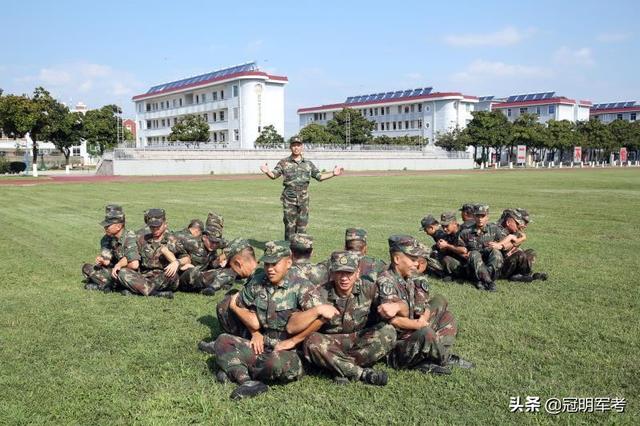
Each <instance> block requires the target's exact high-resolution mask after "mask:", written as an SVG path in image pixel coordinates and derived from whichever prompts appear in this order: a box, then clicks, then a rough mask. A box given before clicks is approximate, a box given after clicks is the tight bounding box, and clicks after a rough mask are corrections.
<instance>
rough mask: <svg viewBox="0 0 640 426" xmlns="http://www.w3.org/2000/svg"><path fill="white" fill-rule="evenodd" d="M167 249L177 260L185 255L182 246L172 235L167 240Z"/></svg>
mask: <svg viewBox="0 0 640 426" xmlns="http://www.w3.org/2000/svg"><path fill="white" fill-rule="evenodd" d="M167 248H168V249H169V250H170V251H171V253H173V254H175V256H176V258H177V259H180V258H181V257H185V256H186V255H187V252H186V251H185V249H184V246H183V245H182V244H181V243H180V242H179V241H178V238H176V236H175V235H174V234H171V235H169V238H167Z"/></svg>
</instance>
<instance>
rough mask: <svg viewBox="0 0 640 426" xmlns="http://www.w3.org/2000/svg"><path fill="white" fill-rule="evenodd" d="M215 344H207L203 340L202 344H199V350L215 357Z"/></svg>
mask: <svg viewBox="0 0 640 426" xmlns="http://www.w3.org/2000/svg"><path fill="white" fill-rule="evenodd" d="M214 343H215V342H205V341H204V340H203V341H201V342H200V343H198V349H199V350H201V351H202V352H206V353H208V354H211V355H215V352H214V350H213V344H214Z"/></svg>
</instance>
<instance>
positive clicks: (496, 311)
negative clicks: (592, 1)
mask: <svg viewBox="0 0 640 426" xmlns="http://www.w3.org/2000/svg"><path fill="white" fill-rule="evenodd" d="M279 192H280V183H279V182H278V183H276V182H271V181H269V180H268V179H256V180H243V181H218V180H202V181H195V182H193V181H192V182H180V181H170V182H151V183H149V182H147V183H95V184H86V183H85V184H67V185H50V184H43V185H37V186H29V187H13V186H0V200H1V204H0V232H1V234H0V235H1V238H0V300H1V301H0V393H1V396H0V424H30V423H31V424H41V423H55V424H70V423H71V424H87V425H88V424H130V423H143V424H179V425H182V424H192V423H208V424H228V423H236V424H246V423H260V424H270V425H273V424H291V423H296V424H338V423H342V424H355V423H369V424H388V423H391V424H418V423H421V424H432V423H436V424H451V423H457V424H498V423H516V422H517V423H526V424H530V423H535V424H547V423H556V422H559V423H563V424H565V423H566V424H576V423H587V422H588V423H608V424H621V423H623V424H638V420H639V419H638V418H639V416H638V410H639V409H640V404H639V401H638V397H639V389H640V369H639V368H638V366H639V365H640V355H639V353H640V338H639V337H640V332H639V330H640V328H639V325H638V314H639V313H640V297H639V294H640V292H639V286H638V284H639V280H638V271H639V270H640V256H639V253H640V236H639V234H638V232H637V231H633V229H637V226H638V219H640V214H639V210H640V170H637V169H628V170H591V171H587V170H572V171H569V170H565V171H554V172H547V171H503V172H497V173H490V172H485V173H482V172H477V173H471V174H470V173H451V174H430V175H407V176H396V177H352V176H345V177H342V178H339V179H333V180H331V181H328V182H325V183H322V184H318V183H316V182H314V183H312V188H311V197H312V198H311V199H312V207H311V221H310V229H309V232H310V233H311V234H312V235H314V237H315V244H316V253H315V256H314V257H315V259H318V260H319V259H322V258H325V257H327V256H328V255H329V253H330V252H331V251H332V250H334V249H338V248H340V247H341V244H342V240H343V235H344V229H345V228H346V227H349V226H362V227H365V228H367V229H368V231H369V238H370V252H371V253H372V254H373V255H375V256H379V257H386V252H387V245H386V244H387V237H388V236H389V235H390V234H394V233H409V234H412V235H416V236H419V238H420V239H421V240H422V241H427V239H426V236H425V235H424V234H421V235H419V233H418V231H417V229H418V227H419V221H420V218H421V217H422V216H423V215H424V214H425V213H434V214H440V212H442V211H445V210H451V209H453V208H456V207H458V206H460V205H461V204H462V203H463V202H466V201H484V202H486V203H489V204H490V205H491V208H492V212H493V214H492V217H493V219H497V217H498V216H499V214H500V212H501V210H502V209H503V208H506V207H526V208H527V209H529V211H530V212H531V214H532V217H533V221H534V222H533V223H532V224H531V225H530V226H529V231H528V237H529V240H528V242H527V246H528V247H532V248H535V249H536V250H537V252H538V263H537V265H536V266H537V269H538V270H543V271H546V272H548V273H549V275H550V277H551V278H550V280H549V281H547V282H544V283H534V284H517V283H508V282H505V281H499V282H498V289H499V291H498V292H497V293H491V294H490V293H487V292H479V291H477V290H475V289H474V288H473V287H471V286H470V285H464V286H463V285H460V284H445V283H442V282H440V281H437V280H432V292H433V293H440V294H443V295H445V296H446V297H447V298H448V299H449V301H450V306H451V307H450V309H451V310H452V311H453V312H454V314H455V315H456V317H457V319H458V321H459V328H460V333H459V335H458V339H457V344H456V347H457V349H456V352H457V353H459V354H461V355H462V356H464V357H465V358H467V359H470V360H472V361H474V362H475V363H476V364H477V368H476V369H475V370H455V371H454V374H453V375H451V376H447V377H431V376H425V375H422V374H420V373H417V372H411V371H400V372H398V371H390V383H389V385H388V386H386V387H384V388H377V387H370V386H366V385H362V384H359V383H353V384H351V385H348V386H341V387H337V386H335V385H334V384H333V383H332V381H331V380H330V379H329V378H327V377H322V376H306V377H304V378H303V379H302V380H301V381H299V382H296V383H292V384H289V385H286V386H273V387H272V390H271V391H270V392H268V393H267V394H265V395H262V396H260V397H258V398H255V399H252V400H247V401H241V402H232V401H230V400H229V398H228V396H229V394H230V393H231V391H232V389H233V386H232V385H220V384H217V383H215V382H214V380H213V377H212V374H211V372H210V368H211V367H212V366H213V364H214V363H213V360H212V359H210V357H209V356H208V355H206V354H204V353H201V352H199V351H198V350H197V348H196V345H197V343H198V341H200V340H202V339H206V340H210V339H212V338H213V337H214V336H215V335H216V334H217V333H218V331H219V330H218V326H217V322H216V319H215V309H214V308H215V303H216V302H217V301H218V300H220V298H221V297H222V295H221V294H219V295H216V296H214V297H212V298H207V297H204V296H199V295H192V294H182V293H179V294H177V295H176V298H175V299H174V300H165V299H158V298H148V299H145V298H142V297H122V296H119V295H116V294H100V293H95V292H87V291H85V290H83V287H82V283H81V274H80V266H81V265H82V263H83V262H86V261H92V259H94V258H95V256H96V254H97V245H98V240H99V238H100V236H101V234H102V232H101V231H102V229H101V228H100V226H99V225H98V221H99V220H101V215H103V212H104V210H103V208H104V205H105V204H106V203H111V202H115V203H120V204H122V205H123V206H124V208H125V211H126V213H127V219H128V225H129V226H128V227H129V228H131V229H137V228H139V227H140V226H141V224H142V212H143V210H145V209H146V208H149V207H164V208H165V209H166V210H167V215H168V219H169V223H170V226H171V227H172V228H173V229H178V228H181V227H183V226H185V225H186V223H187V221H188V220H189V219H191V218H193V217H200V218H203V219H204V218H206V214H207V212H208V211H209V210H215V211H217V212H220V213H222V214H223V215H224V218H225V235H226V236H227V237H228V238H232V237H236V236H243V237H247V238H253V239H255V240H256V241H261V242H263V241H266V240H271V239H280V238H281V237H282V229H283V226H282V219H281V207H280V204H279V201H278V200H279ZM380 367H381V368H386V367H384V366H380ZM512 396H520V397H521V398H522V399H524V398H525V397H526V396H539V397H540V398H541V401H542V402H543V404H544V401H545V400H547V399H548V398H552V397H556V398H567V397H624V398H626V400H627V406H626V409H625V412H624V413H600V414H566V413H565V414H561V415H559V416H552V415H549V414H547V413H545V412H544V409H541V410H540V412H538V413H510V412H509V398H510V397H512Z"/></svg>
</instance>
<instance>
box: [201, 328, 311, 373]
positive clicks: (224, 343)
mask: <svg viewBox="0 0 640 426" xmlns="http://www.w3.org/2000/svg"><path fill="white" fill-rule="evenodd" d="M213 348H214V351H215V354H216V363H217V364H218V367H220V369H221V370H222V371H224V372H225V373H227V376H229V378H230V379H231V380H232V381H234V382H236V383H242V382H245V381H246V380H248V378H249V377H251V378H252V379H255V380H260V381H268V382H274V381H276V382H291V381H293V380H296V379H298V378H300V377H301V376H302V373H303V370H302V361H301V360H300V357H299V356H298V354H297V353H296V352H295V351H278V352H275V351H273V348H272V347H269V348H268V347H267V345H265V351H264V352H263V353H261V354H260V355H256V354H255V353H254V352H253V349H251V346H250V345H249V340H247V339H243V338H242V337H238V336H233V335H231V334H226V333H225V334H221V335H220V336H218V338H217V339H216V341H215V343H214V345H213Z"/></svg>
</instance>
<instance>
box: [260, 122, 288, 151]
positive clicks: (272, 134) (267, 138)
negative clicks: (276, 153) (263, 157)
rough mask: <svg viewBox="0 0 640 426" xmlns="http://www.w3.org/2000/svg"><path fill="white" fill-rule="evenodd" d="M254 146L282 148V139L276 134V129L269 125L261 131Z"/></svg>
mask: <svg viewBox="0 0 640 426" xmlns="http://www.w3.org/2000/svg"><path fill="white" fill-rule="evenodd" d="M254 145H255V146H257V147H265V148H282V147H283V145H284V138H283V137H282V136H281V135H280V133H278V131H277V130H276V128H275V127H274V126H273V125H271V124H270V125H268V126H265V128H264V129H262V132H260V135H259V136H258V138H257V139H256V142H255V144H254Z"/></svg>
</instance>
